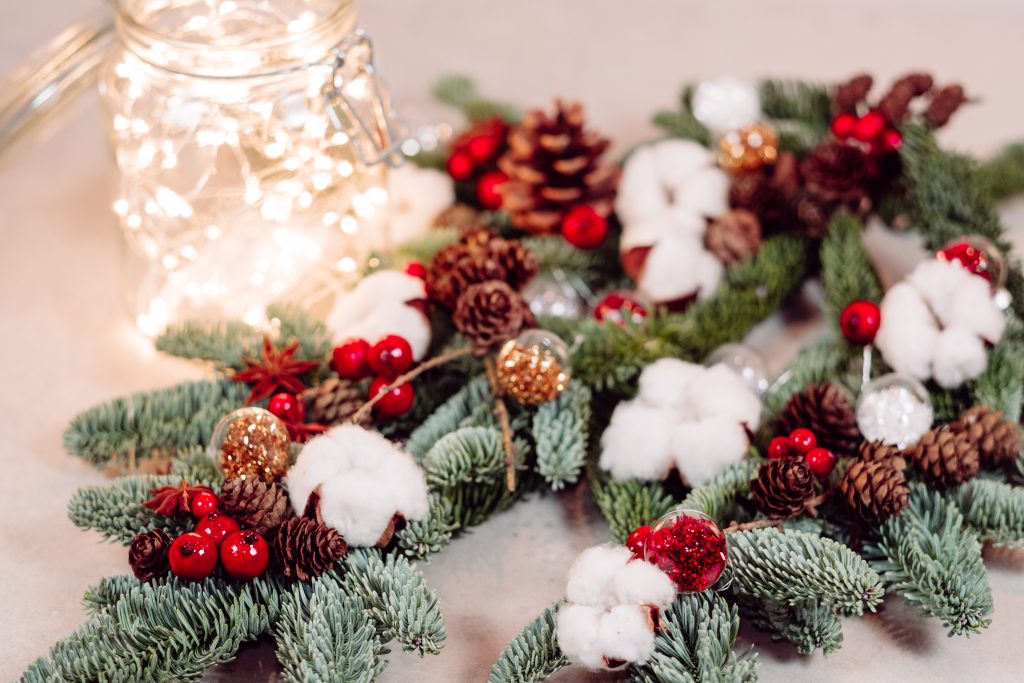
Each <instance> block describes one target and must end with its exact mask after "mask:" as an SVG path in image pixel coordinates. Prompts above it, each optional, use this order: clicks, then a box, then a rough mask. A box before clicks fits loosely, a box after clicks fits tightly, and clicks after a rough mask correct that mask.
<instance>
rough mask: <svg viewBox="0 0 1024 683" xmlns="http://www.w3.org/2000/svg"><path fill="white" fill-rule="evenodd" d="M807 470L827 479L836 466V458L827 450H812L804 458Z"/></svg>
mask: <svg viewBox="0 0 1024 683" xmlns="http://www.w3.org/2000/svg"><path fill="white" fill-rule="evenodd" d="M804 461H805V462H806V463H807V468H808V469H809V470H811V472H813V473H814V474H815V475H817V476H819V477H827V476H828V475H829V474H831V473H832V469H833V468H834V467H835V466H836V456H834V455H832V451H830V450H828V449H827V448H812V449H811V450H809V451H807V455H805V456H804Z"/></svg>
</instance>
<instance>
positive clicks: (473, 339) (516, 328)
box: [452, 280, 530, 355]
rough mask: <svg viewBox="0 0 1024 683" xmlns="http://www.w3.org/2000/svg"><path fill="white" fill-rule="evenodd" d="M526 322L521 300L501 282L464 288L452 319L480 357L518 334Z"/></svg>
mask: <svg viewBox="0 0 1024 683" xmlns="http://www.w3.org/2000/svg"><path fill="white" fill-rule="evenodd" d="M529 320H530V316H529V309H528V308H527V304H526V302H525V301H524V300H523V297H522V296H520V295H519V293H518V292H516V291H515V290H513V289H512V288H511V287H509V286H508V284H507V283H505V282H501V281H500V280H494V281H491V282H482V283H480V284H476V285H472V286H470V287H469V288H467V289H466V291H465V292H464V293H463V294H462V296H460V297H459V301H458V303H457V304H456V306H455V313H454V314H453V315H452V322H454V323H455V327H456V328H457V329H458V330H459V332H461V333H462V336H464V337H465V338H466V339H467V340H468V341H469V343H470V344H472V345H473V347H474V349H475V350H476V352H477V353H478V354H481V355H482V354H485V353H487V352H488V351H490V350H492V349H494V347H496V346H499V345H501V344H504V343H505V342H507V341H508V340H509V339H511V338H512V337H514V336H516V335H517V334H519V332H520V330H522V329H523V326H524V325H525V324H526V323H527V322H528V321H529Z"/></svg>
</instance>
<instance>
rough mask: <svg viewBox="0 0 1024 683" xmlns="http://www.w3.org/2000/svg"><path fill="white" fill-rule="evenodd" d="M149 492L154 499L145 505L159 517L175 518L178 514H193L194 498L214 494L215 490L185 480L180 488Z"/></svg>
mask: <svg viewBox="0 0 1024 683" xmlns="http://www.w3.org/2000/svg"><path fill="white" fill-rule="evenodd" d="M149 492H150V494H152V496H153V497H152V498H150V499H149V500H147V501H146V502H145V503H143V505H145V506H146V507H148V508H149V509H150V510H152V511H153V512H155V513H156V514H158V515H163V516H165V517H173V516H174V515H176V514H178V513H183V514H192V498H193V497H194V496H196V495H197V494H199V493H213V489H211V488H210V487H209V486H203V485H201V484H197V485H195V486H193V485H192V484H189V483H188V482H187V481H184V480H183V481H182V482H181V484H179V485H178V486H161V487H160V488H156V489H150V490H149Z"/></svg>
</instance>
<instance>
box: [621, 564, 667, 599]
mask: <svg viewBox="0 0 1024 683" xmlns="http://www.w3.org/2000/svg"><path fill="white" fill-rule="evenodd" d="M613 583H614V592H615V597H616V599H617V601H618V602H619V604H623V605H656V606H658V607H660V608H662V609H664V608H666V607H668V606H669V605H670V604H671V603H672V600H673V599H674V598H675V596H676V587H675V584H673V583H672V579H670V578H668V574H666V573H665V572H663V571H661V570H660V569H658V568H657V567H655V566H654V565H653V564H650V563H648V562H644V561H643V560H633V561H632V562H627V563H626V566H624V567H623V568H621V569H620V570H619V571H617V572H615V577H614V579H613Z"/></svg>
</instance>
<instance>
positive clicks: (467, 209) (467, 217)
mask: <svg viewBox="0 0 1024 683" xmlns="http://www.w3.org/2000/svg"><path fill="white" fill-rule="evenodd" d="M479 225H480V212H479V211H477V210H476V209H474V208H473V207H472V206H470V205H469V204H461V203H456V204H452V205H451V206H449V207H448V208H447V209H445V210H444V211H442V212H441V213H439V214H437V216H436V217H435V218H434V223H433V227H436V228H454V229H456V230H458V231H459V232H460V233H463V232H466V231H468V230H470V229H472V228H475V227H477V226H479Z"/></svg>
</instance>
